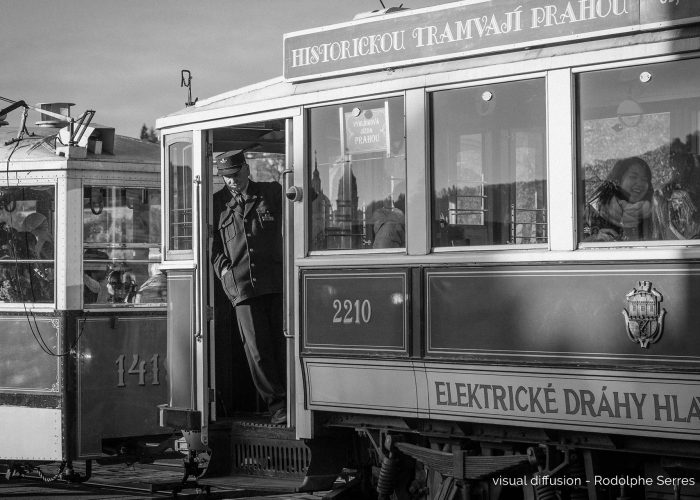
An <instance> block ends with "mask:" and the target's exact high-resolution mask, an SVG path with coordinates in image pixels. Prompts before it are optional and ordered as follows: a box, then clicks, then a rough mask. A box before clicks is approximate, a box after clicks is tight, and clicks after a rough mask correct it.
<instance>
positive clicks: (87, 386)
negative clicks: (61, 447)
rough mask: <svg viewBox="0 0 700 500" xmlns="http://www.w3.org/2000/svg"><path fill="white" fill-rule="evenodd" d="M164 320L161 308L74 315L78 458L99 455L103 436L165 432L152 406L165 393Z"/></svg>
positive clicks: (114, 437) (163, 398) (124, 438)
mask: <svg viewBox="0 0 700 500" xmlns="http://www.w3.org/2000/svg"><path fill="white" fill-rule="evenodd" d="M166 323H167V319H166V315H165V314H164V313H151V314H129V315H124V314H121V315H114V314H103V315H99V316H96V317H94V316H90V317H89V318H79V319H77V321H76V332H77V333H78V335H79V336H80V339H79V342H78V349H77V350H78V354H77V357H78V362H77V406H78V414H77V419H76V425H77V436H78V443H79V445H78V446H79V449H78V455H79V456H80V457H89V456H100V455H102V453H103V452H104V451H105V445H104V441H105V440H115V441H117V442H121V443H127V442H128V441H129V438H133V437H141V436H152V435H159V434H163V433H164V432H167V429H163V428H162V427H160V425H159V422H158V413H157V411H156V407H157V405H158V404H162V403H164V402H165V401H167V398H168V391H167V389H168V384H169V379H170V374H169V373H168V372H167V364H166V361H167V360H166V355H167V346H166ZM112 451H116V450H112Z"/></svg>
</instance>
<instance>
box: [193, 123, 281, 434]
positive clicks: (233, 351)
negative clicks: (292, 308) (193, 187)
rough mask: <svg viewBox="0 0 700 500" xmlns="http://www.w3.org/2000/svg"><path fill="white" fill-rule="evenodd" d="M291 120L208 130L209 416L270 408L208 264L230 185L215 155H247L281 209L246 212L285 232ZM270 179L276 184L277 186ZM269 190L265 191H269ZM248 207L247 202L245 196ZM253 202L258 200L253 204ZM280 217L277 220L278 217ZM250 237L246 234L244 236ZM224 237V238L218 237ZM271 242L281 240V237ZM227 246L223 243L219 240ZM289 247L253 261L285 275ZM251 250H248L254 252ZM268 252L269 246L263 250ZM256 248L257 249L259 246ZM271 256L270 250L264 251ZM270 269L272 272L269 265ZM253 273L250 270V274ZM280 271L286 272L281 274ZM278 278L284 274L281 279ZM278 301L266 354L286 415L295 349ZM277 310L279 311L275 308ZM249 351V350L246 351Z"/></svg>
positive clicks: (263, 415)
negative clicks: (276, 258)
mask: <svg viewBox="0 0 700 500" xmlns="http://www.w3.org/2000/svg"><path fill="white" fill-rule="evenodd" d="M290 122H291V120H286V119H277V120H267V121H259V122H250V123H244V124H240V125H234V126H226V127H220V128H215V129H213V130H210V131H209V133H208V148H207V160H208V164H209V166H210V168H209V172H211V173H212V175H210V180H209V193H211V194H210V196H208V201H209V204H208V210H207V211H206V212H207V218H208V221H207V222H208V227H210V228H211V229H210V244H209V245H208V252H209V255H208V259H207V261H206V264H207V265H208V266H209V273H208V274H209V280H208V281H209V287H208V289H209V293H208V295H209V305H210V306H213V310H214V314H213V321H212V322H211V323H210V332H211V339H212V341H211V343H210V352H209V358H210V378H211V380H210V387H211V388H212V389H213V393H210V395H211V396H213V397H214V398H215V404H212V405H211V412H212V413H211V415H212V419H213V420H224V419H229V418H236V419H241V418H244V419H252V420H260V421H264V422H269V414H270V410H269V408H268V404H267V403H266V402H265V401H264V400H263V398H262V397H261V395H260V393H259V391H258V390H257V389H256V386H255V384H254V382H253V377H252V376H251V370H252V368H249V364H250V363H249V360H248V357H247V355H246V349H245V347H244V341H243V340H242V339H243V336H242V335H241V332H240V329H239V322H238V318H237V316H236V308H235V307H234V306H233V303H232V298H231V297H230V296H229V295H227V293H226V292H225V290H224V287H223V286H222V281H221V280H220V279H219V277H218V276H217V273H216V271H215V266H213V265H212V264H211V261H212V259H211V257H212V252H213V249H212V241H213V239H214V238H216V237H217V235H218V236H219V237H221V235H219V234H218V232H220V231H222V230H223V229H222V227H221V217H220V216H221V208H220V203H219V202H216V201H215V199H218V200H220V199H221V195H220V196H219V198H216V197H217V194H216V193H217V192H219V191H221V190H224V192H226V193H227V195H228V192H229V191H228V188H227V186H226V185H225V182H224V178H223V177H222V176H221V175H218V174H217V169H218V165H216V163H217V161H216V159H217V157H219V156H220V155H222V154H224V153H231V152H236V151H241V152H242V153H243V154H244V155H245V159H246V163H247V164H248V168H249V170H250V176H249V178H250V180H251V181H252V182H253V183H257V184H258V185H263V187H264V188H265V192H266V193H275V195H274V197H275V198H276V197H277V196H279V198H280V199H278V200H272V205H273V206H274V207H275V208H274V209H272V212H275V211H276V210H277V209H279V213H272V212H270V211H268V207H266V208H264V209H260V207H259V206H257V205H256V206H255V207H254V208H255V210H254V211H252V213H251V214H250V215H251V217H252V218H253V219H255V220H254V221H252V222H251V224H257V225H260V226H262V228H263V229H262V230H263V231H270V230H271V229H270V226H272V228H273V230H274V231H279V232H280V233H282V234H283V233H284V231H283V227H284V224H285V223H286V222H287V221H289V218H290V217H291V214H289V213H288V210H287V207H286V202H285V200H284V196H283V193H284V189H282V185H283V183H284V176H285V171H286V170H288V163H291V159H289V158H290V156H291V155H290V154H289V153H290V151H291V144H290V143H291V140H290V139H291V134H288V133H287V132H286V130H287V129H288V127H289V123H290ZM272 183H278V184H279V185H280V187H279V188H277V187H276V186H274V185H273V184H272ZM268 188H269V189H268ZM245 203H246V209H247V208H248V207H247V205H248V204H249V203H250V200H249V199H248V200H247V201H246V202H245ZM254 203H257V202H254ZM278 219H279V220H278ZM246 232H247V231H246ZM248 236H250V235H249V234H248ZM220 241H223V240H220ZM251 241H252V240H249V241H248V248H247V249H246V251H247V252H250V251H251V245H250V242H251ZM275 241H277V242H279V238H277V239H276V240H275ZM223 244H224V245H226V242H223ZM287 247H290V245H288V242H285V241H284V240H283V242H282V247H281V248H279V251H278V254H279V255H280V256H281V261H280V262H269V259H264V260H263V261H260V260H258V261H257V262H254V263H253V259H251V263H253V265H254V266H257V267H256V268H255V269H257V270H259V268H260V266H266V267H265V271H262V272H263V273H265V274H266V275H267V273H268V270H269V271H270V272H274V273H276V272H279V273H281V274H283V273H284V271H283V268H287V269H288V265H284V266H282V262H284V263H285V264H286V263H287V262H290V261H289V260H288V259H289V256H288V255H287V254H286V251H285V248H287ZM255 250H256V249H255V248H252V251H255ZM266 250H268V249H266ZM258 252H260V249H258ZM264 253H265V255H269V252H268V251H265V252H264ZM270 266H272V267H274V268H275V270H274V271H273V270H272V269H271V267H270ZM252 274H253V273H252V272H251V275H252ZM283 275H284V274H283ZM279 278H280V279H279V281H280V282H281V281H282V276H280V277H279ZM278 298H280V299H281V300H276V299H275V300H273V301H271V302H270V303H272V304H274V305H273V306H272V308H273V309H274V310H273V314H274V316H275V318H276V321H273V322H272V324H279V325H280V328H279V331H278V332H275V334H274V335H273V336H272V345H270V346H269V348H270V352H272V353H274V364H275V365H276V366H275V367H274V368H275V371H276V374H277V377H278V378H279V379H280V382H281V384H283V386H284V388H285V390H286V393H287V394H286V398H285V399H286V405H287V408H286V410H287V413H288V414H289V413H290V410H289V404H290V402H291V397H290V394H291V393H292V391H291V390H290V383H289V380H290V379H292V380H293V377H290V376H288V374H289V373H290V368H291V367H292V366H293V362H292V360H293V352H294V351H293V347H292V344H291V342H292V339H291V338H289V337H287V336H286V335H285V333H284V332H286V331H287V328H286V327H284V320H283V318H286V317H287V315H286V311H285V310H284V304H286V303H287V301H286V300H284V299H285V297H283V296H281V297H278ZM277 309H279V310H277ZM249 354H250V353H249Z"/></svg>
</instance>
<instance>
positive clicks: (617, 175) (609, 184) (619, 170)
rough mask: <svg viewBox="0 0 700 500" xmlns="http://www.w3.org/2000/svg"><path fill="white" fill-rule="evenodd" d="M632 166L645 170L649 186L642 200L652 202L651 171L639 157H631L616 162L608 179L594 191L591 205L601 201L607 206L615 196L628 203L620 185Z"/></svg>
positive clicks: (590, 201)
mask: <svg viewBox="0 0 700 500" xmlns="http://www.w3.org/2000/svg"><path fill="white" fill-rule="evenodd" d="M632 165H639V166H640V167H642V169H643V170H644V173H645V175H646V176H647V179H648V181H647V183H648V186H647V192H646V193H644V198H642V200H646V201H651V199H652V197H653V196H654V186H653V185H652V184H651V169H650V168H649V165H648V164H647V162H645V161H644V160H642V159H641V158H639V157H638V156H630V157H629V158H623V159H622V160H618V161H617V162H615V165H614V166H613V168H612V170H611V171H610V173H609V174H608V178H607V179H605V181H603V183H602V184H601V185H600V186H598V187H597V188H596V190H595V191H593V194H592V195H591V199H590V200H589V203H592V202H594V201H596V200H599V201H600V202H601V203H602V204H605V203H607V202H609V201H610V199H611V198H612V197H613V196H617V197H618V198H620V199H623V200H625V201H626V200H627V196H626V195H625V193H623V192H622V189H620V185H621V184H622V177H623V176H624V175H625V173H626V172H627V170H629V169H630V167H631V166H632Z"/></svg>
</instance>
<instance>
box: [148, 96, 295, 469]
mask: <svg viewBox="0 0 700 500" xmlns="http://www.w3.org/2000/svg"><path fill="white" fill-rule="evenodd" d="M232 111H233V110H232ZM233 114H234V113H233V112H232V114H231V115H233ZM300 117H301V116H300V113H299V111H298V110H296V109H293V110H291V111H290V110H282V111H279V112H272V113H270V112H267V113H264V114H261V115H246V116H245V117H235V116H232V117H229V118H226V119H222V120H217V121H212V122H207V123H204V124H203V123H201V122H200V123H192V124H189V125H184V126H179V127H177V129H173V133H169V131H168V130H167V129H165V130H163V131H162V133H163V145H164V165H163V167H164V170H163V177H164V180H163V182H164V189H165V191H166V192H167V193H168V194H167V196H166V199H167V201H166V203H168V207H167V208H166V215H165V218H166V220H164V224H163V227H164V229H165V232H166V240H165V241H166V249H165V267H166V268H167V269H168V292H169V293H168V311H169V313H171V316H170V317H169V318H170V319H169V324H168V335H169V339H168V366H169V373H170V401H169V403H168V404H167V405H162V406H161V423H162V425H167V426H170V427H173V428H176V429H180V430H181V431H182V432H183V437H184V438H185V439H184V441H186V444H183V452H185V453H186V455H187V456H188V458H187V459H186V469H187V468H188V467H189V470H188V473H190V474H192V475H195V476H199V475H202V474H203V473H204V472H205V471H206V470H207V467H208V465H209V463H208V462H209V458H210V457H211V458H212V464H215V468H216V469H217V471H221V468H222V467H223V468H225V470H224V471H225V472H234V473H235V472H237V471H241V470H240V469H241V467H243V468H245V466H252V467H253V468H254V469H256V470H257V469H260V468H261V465H260V464H261V462H262V461H265V460H267V456H261V457H256V456H248V455H249V454H250V453H253V454H255V453H257V452H258V451H261V452H262V453H265V454H269V451H268V450H266V448H265V446H272V447H273V448H300V450H297V453H291V454H289V453H279V455H280V456H290V457H291V456H295V457H299V456H301V457H302V458H301V460H302V461H304V462H305V463H307V462H308V460H309V459H308V450H306V449H305V447H304V445H303V443H301V442H299V441H297V440H296V435H295V429H294V427H295V426H296V425H297V421H296V418H295V410H296V406H297V404H298V402H297V397H296V395H295V390H294V388H295V386H297V384H298V381H296V380H295V377H296V376H297V375H296V373H297V371H296V370H295V366H296V362H297V361H296V355H295V353H296V349H295V339H294V322H293V318H294V315H293V312H292V311H294V308H295V307H296V306H295V305H294V304H295V301H294V297H295V296H296V293H295V292H296V290H295V287H296V284H295V280H294V276H295V272H294V251H293V248H294V245H293V240H294V236H293V235H294V231H295V229H294V224H293V220H294V214H293V210H301V204H294V205H293V204H291V203H289V202H288V200H287V199H286V198H285V197H284V194H285V192H286V191H287V189H288V187H290V186H291V185H292V184H293V175H294V169H293V166H292V165H293V162H292V158H293V156H294V148H293V144H292V135H293V134H292V130H293V129H294V128H295V127H301V126H302V124H301V121H300ZM297 122H298V123H297ZM300 134H301V131H299V134H298V135H300ZM241 150H242V151H243V152H244V153H245V156H246V161H247V163H248V165H249V167H250V178H251V180H253V181H255V182H277V183H279V184H280V185H281V189H280V190H279V193H280V195H279V196H280V198H281V199H280V200H279V203H280V208H281V212H282V215H281V221H280V223H279V230H280V231H281V232H282V234H283V238H282V252H281V254H282V261H283V266H282V267H283V280H282V281H283V293H282V305H281V307H280V309H281V310H280V315H281V316H282V324H283V328H282V331H280V332H279V338H278V340H279V342H280V351H281V353H282V354H281V357H282V358H284V359H283V360H282V363H281V364H282V366H280V367H279V370H280V372H281V373H282V374H283V377H284V379H285V385H286V410H287V415H288V417H287V423H286V426H280V425H272V424H271V422H270V416H269V414H266V411H267V408H266V405H265V404H264V403H263V402H262V400H261V399H260V398H259V396H258V393H257V391H256V389H255V387H254V386H253V383H252V379H251V376H250V370H249V367H248V363H247V360H246V356H245V352H244V349H243V345H242V342H241V338H240V335H239V331H238V326H237V320H236V317H235V310H234V308H233V306H232V304H231V301H230V300H229V297H227V296H226V294H225V293H224V291H223V288H222V286H221V282H220V280H219V278H218V277H217V276H216V274H215V273H214V270H213V266H212V264H211V250H212V241H213V236H214V234H215V233H216V232H217V231H219V229H220V228H219V227H218V222H219V220H218V214H215V213H214V196H215V193H216V192H218V191H219V190H221V189H222V188H224V189H225V186H224V182H223V179H222V177H221V176H220V175H217V173H216V169H215V168H214V159H215V158H216V157H217V156H218V155H220V154H222V153H226V152H229V151H241ZM299 175H301V173H299ZM299 194H300V193H299ZM188 197H189V199H188ZM188 205H189V207H190V210H189V211H188V210H187V208H188ZM297 216H298V217H301V216H302V214H301V213H300V214H297ZM260 265H265V263H264V262H262V263H260ZM246 424H252V425H251V426H250V427H248V428H245V425H246ZM270 427H274V438H273V437H272V435H270V436H266V435H263V436H262V437H261V438H260V439H261V440H262V444H264V445H265V446H251V445H256V444H259V443H256V442H255V439H256V437H255V432H256V429H257V431H260V430H261V429H262V431H263V432H262V434H265V432H264V431H265V429H268V430H269V428H270ZM237 433H239V435H242V434H245V440H246V441H247V443H246V445H245V446H237V445H236V439H237ZM251 433H252V434H251ZM287 434H289V436H288V439H285V436H286V435H287ZM251 440H252V442H251ZM302 448H303V449H302ZM280 451H282V450H280ZM296 460H297V461H298V459H296ZM266 468H269V469H271V470H267V471H264V472H267V473H273V474H274V473H277V472H285V471H290V470H294V471H296V474H300V473H301V471H303V470H304V469H305V466H304V465H303V464H298V463H297V464H283V463H280V464H278V463H272V464H271V463H269V461H268V463H267V467H263V469H266ZM241 472H250V471H245V470H242V471H241Z"/></svg>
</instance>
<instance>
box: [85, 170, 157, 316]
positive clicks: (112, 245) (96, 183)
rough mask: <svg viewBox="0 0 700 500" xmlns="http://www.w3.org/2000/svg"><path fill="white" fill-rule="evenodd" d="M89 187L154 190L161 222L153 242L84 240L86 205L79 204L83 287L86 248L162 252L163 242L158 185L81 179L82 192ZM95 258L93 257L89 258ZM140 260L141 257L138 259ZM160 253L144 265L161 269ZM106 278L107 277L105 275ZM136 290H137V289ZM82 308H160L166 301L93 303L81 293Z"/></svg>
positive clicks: (92, 309) (132, 181) (130, 181)
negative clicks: (86, 299) (157, 196)
mask: <svg viewBox="0 0 700 500" xmlns="http://www.w3.org/2000/svg"><path fill="white" fill-rule="evenodd" d="M90 188H99V189H111V190H121V189H126V190H128V189H138V190H147V191H149V192H153V191H156V192H158V194H159V195H160V210H161V214H160V216H159V218H158V220H159V223H160V224H161V230H160V231H158V232H157V233H156V236H157V237H158V241H157V242H154V243H147V242H141V243H136V242H130V243H117V242H86V241H85V237H86V236H85V218H84V214H85V209H86V207H85V206H84V205H81V212H80V214H81V219H80V220H81V230H80V235H81V236H80V249H81V250H80V251H81V260H80V266H81V270H82V272H81V275H80V276H81V283H82V284H83V287H84V286H85V279H84V274H85V271H86V269H85V260H86V259H85V251H86V250H87V249H98V250H99V249H127V250H128V249H151V248H157V249H158V251H159V252H162V249H163V242H162V241H161V238H162V236H163V230H162V220H163V214H162V211H163V194H162V189H161V186H160V185H153V184H152V183H148V182H142V181H138V180H129V181H128V182H124V181H122V182H120V183H114V182H113V181H112V182H110V181H107V182H105V181H102V180H100V179H83V183H82V189H83V192H84V191H85V190H86V189H90ZM91 260H95V259H91ZM138 260H142V259H138ZM107 262H112V261H111V260H106V261H105V263H107ZM123 262H126V263H128V262H133V261H128V260H124V261H123ZM162 262H163V259H162V253H161V258H160V259H159V260H158V261H148V262H146V265H149V264H156V263H157V264H158V265H159V267H160V268H161V269H162ZM141 264H143V262H141ZM105 279H107V277H105ZM148 279H150V277H148V278H146V280H148ZM145 282H146V281H144V282H143V283H137V284H138V285H139V286H140V285H143V284H144V283H145ZM137 292H138V290H137ZM80 300H81V304H82V308H83V309H84V310H90V311H94V310H99V309H134V308H137V309H143V308H152V309H156V310H159V309H162V308H164V307H166V306H167V301H165V302H144V303H136V302H126V303H121V302H117V303H111V302H102V303H99V302H94V303H86V302H85V301H84V297H83V295H82V294H81V297H80Z"/></svg>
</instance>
